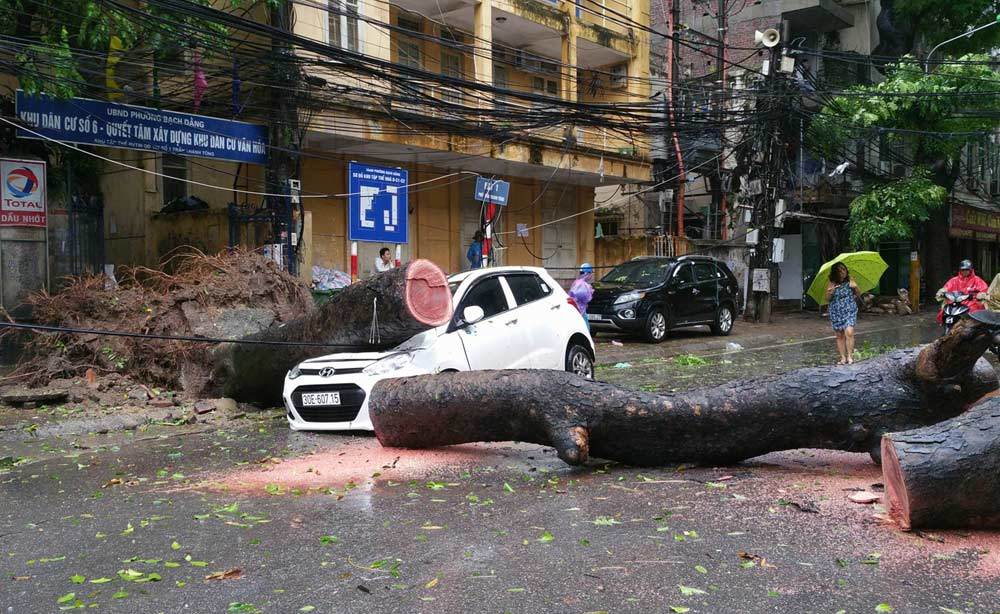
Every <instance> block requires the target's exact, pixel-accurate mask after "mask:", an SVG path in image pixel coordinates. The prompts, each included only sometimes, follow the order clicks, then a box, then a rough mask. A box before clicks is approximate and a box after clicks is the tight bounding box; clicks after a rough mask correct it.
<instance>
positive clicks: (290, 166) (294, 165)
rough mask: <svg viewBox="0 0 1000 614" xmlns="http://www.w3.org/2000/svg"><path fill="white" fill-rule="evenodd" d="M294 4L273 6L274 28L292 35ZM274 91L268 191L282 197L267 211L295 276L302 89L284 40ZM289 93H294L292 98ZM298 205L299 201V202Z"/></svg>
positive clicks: (279, 40)
mask: <svg viewBox="0 0 1000 614" xmlns="http://www.w3.org/2000/svg"><path fill="white" fill-rule="evenodd" d="M291 11H292V9H291V2H290V0H278V1H277V2H274V3H272V4H271V8H270V17H271V25H272V26H274V27H275V28H277V29H278V30H280V31H281V32H282V33H291V28H292V16H291ZM271 51H272V53H271V62H272V75H271V77H272V79H273V81H274V83H275V87H274V88H272V90H271V91H272V92H273V93H272V95H271V111H272V113H273V114H274V115H273V116H272V117H273V121H272V122H271V123H270V130H269V132H270V134H269V139H268V140H269V144H270V146H271V147H270V149H269V150H268V156H267V168H266V170H265V179H266V185H267V191H268V192H269V193H271V194H282V195H283V196H281V197H275V196H269V197H267V198H268V199H269V202H268V206H267V208H268V209H269V210H270V211H271V212H272V215H273V219H274V224H273V227H274V240H275V241H276V242H278V243H280V244H281V246H282V247H281V252H282V258H281V260H282V264H283V265H284V266H285V268H286V269H287V270H288V271H289V272H290V273H292V274H293V275H294V274H295V273H296V271H297V269H298V254H297V253H296V252H297V245H296V243H297V241H296V239H297V238H298V237H297V236H293V235H296V234H297V233H296V232H295V231H294V229H295V220H296V219H297V217H298V211H297V210H296V208H295V207H294V206H293V203H292V201H293V192H296V193H297V191H298V189H299V182H298V180H297V179H296V178H295V175H297V174H298V163H299V154H298V147H299V143H298V133H299V112H298V106H297V104H296V96H295V94H294V92H295V91H296V88H297V87H298V85H299V83H298V81H299V78H298V77H299V73H298V70H297V68H296V66H297V64H296V63H295V58H294V57H293V56H294V52H293V51H292V46H291V44H289V42H288V41H287V39H286V38H285V37H283V36H280V35H279V36H275V37H273V38H272V39H271ZM289 92H293V93H292V94H289ZM295 200H296V201H297V200H298V199H297V198H295Z"/></svg>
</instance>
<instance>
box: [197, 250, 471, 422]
mask: <svg viewBox="0 0 1000 614" xmlns="http://www.w3.org/2000/svg"><path fill="white" fill-rule="evenodd" d="M451 313H452V305H451V291H450V290H449V289H448V279H447V277H445V275H444V273H443V272H442V271H441V269H439V268H438V267H437V266H436V265H435V264H433V263H432V262H430V261H429V260H414V261H413V262H411V263H409V264H407V265H406V266H404V267H400V268H398V269H393V270H391V271H386V272H384V273H379V274H377V275H375V276H374V277H372V278H370V279H367V280H364V281H362V282H359V283H356V284H352V285H350V286H348V287H347V288H345V289H344V290H342V291H340V292H338V293H337V294H335V295H334V296H332V297H331V298H330V300H329V301H327V302H326V303H324V304H323V305H321V306H320V307H319V308H318V309H316V310H315V311H313V312H312V313H310V314H308V315H306V316H304V317H302V318H299V319H297V320H293V321H291V322H289V323H287V324H284V325H282V326H278V327H274V328H269V329H267V330H264V331H262V332H260V333H257V334H255V335H251V336H249V337H245V339H247V340H252V341H277V342H281V343H295V342H303V343H307V344H313V345H280V344H273V345H267V344H241V343H228V344H225V345H223V346H220V347H219V348H218V349H216V351H215V352H214V354H213V359H214V363H215V368H214V371H213V375H212V381H213V384H214V386H215V387H216V389H217V391H218V393H219V394H221V395H222V396H227V397H232V398H234V399H236V400H237V401H244V402H249V403H258V404H268V405H277V404H280V402H281V386H282V381H283V378H284V376H285V373H287V372H288V370H289V369H290V368H292V367H293V366H295V365H296V364H298V363H299V362H301V361H303V360H305V359H307V358H314V357H316V356H322V355H324V354H330V353H334V352H342V351H349V350H352V349H353V350H354V351H364V350H379V349H387V348H392V347H395V346H397V345H399V344H400V343H403V342H404V341H406V340H407V339H409V338H410V337H412V336H414V335H416V334H417V333H420V332H422V331H425V330H427V329H429V328H433V327H435V326H440V325H441V324H444V323H445V322H447V321H448V320H449V319H450V318H451ZM375 315H377V318H376V317H374V316H375ZM376 320H377V325H375V326H373V321H376ZM318 343H322V344H326V345H315V344H318Z"/></svg>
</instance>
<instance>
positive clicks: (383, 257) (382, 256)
mask: <svg viewBox="0 0 1000 614" xmlns="http://www.w3.org/2000/svg"><path fill="white" fill-rule="evenodd" d="M394 268H396V263H395V262H393V261H392V255H391V254H390V252H389V248H388V247H383V248H382V249H380V250H378V258H376V259H375V271H376V272H378V273H382V272H384V271H391V270H393V269H394Z"/></svg>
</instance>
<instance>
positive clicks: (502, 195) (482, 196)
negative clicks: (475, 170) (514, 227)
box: [476, 177, 510, 207]
mask: <svg viewBox="0 0 1000 614" xmlns="http://www.w3.org/2000/svg"><path fill="white" fill-rule="evenodd" d="M508 195H510V182H507V181H501V180H499V179H487V178H486V177H478V178H476V200H477V201H479V202H486V203H490V204H494V205H500V206H501V207H506V206H507V196H508Z"/></svg>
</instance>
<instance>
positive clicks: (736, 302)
mask: <svg viewBox="0 0 1000 614" xmlns="http://www.w3.org/2000/svg"><path fill="white" fill-rule="evenodd" d="M742 302H743V301H742V297H741V296H740V292H739V286H738V285H737V284H736V277H734V276H733V273H732V271H730V270H729V267H728V266H726V264H725V263H724V262H721V261H719V260H716V259H715V258H710V257H708V256H681V257H680V258H661V257H643V258H636V259H634V260H629V261H628V262H625V263H623V264H620V265H618V266H616V267H615V268H614V269H612V270H611V272H610V273H608V274H607V275H605V276H604V277H602V278H601V280H600V281H598V282H594V298H593V299H592V300H591V301H590V304H589V305H588V306H587V319H588V320H589V321H590V325H591V327H592V328H593V330H594V331H595V332H596V331H600V330H606V331H608V330H610V331H625V332H630V333H640V334H642V335H643V336H644V337H645V338H646V340H647V341H649V342H651V343H659V342H661V341H663V340H664V339H665V338H666V336H667V331H669V330H671V329H673V328H679V327H682V326H698V325H701V324H707V325H708V326H710V327H711V328H712V332H713V333H715V334H717V335H728V334H729V333H730V332H731V331H732V330H733V321H734V320H735V319H736V314H737V313H739V311H740V308H741V305H742Z"/></svg>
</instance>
